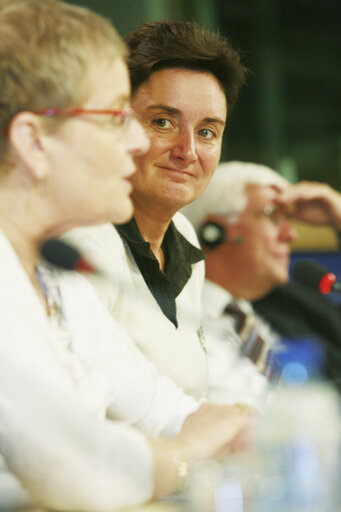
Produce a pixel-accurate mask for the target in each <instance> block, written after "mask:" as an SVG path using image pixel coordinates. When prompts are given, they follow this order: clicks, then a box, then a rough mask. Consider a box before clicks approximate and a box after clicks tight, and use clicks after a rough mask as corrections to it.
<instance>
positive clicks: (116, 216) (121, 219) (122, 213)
mask: <svg viewBox="0 0 341 512" xmlns="http://www.w3.org/2000/svg"><path fill="white" fill-rule="evenodd" d="M133 213H134V208H133V203H132V202H131V200H130V199H127V202H126V203H125V204H124V205H121V208H120V209H119V210H118V209H117V205H116V208H115V210H114V212H113V213H112V215H111V217H110V221H109V222H112V223H113V224H125V223H126V222H128V221H129V220H130V219H131V218H132V216H133Z"/></svg>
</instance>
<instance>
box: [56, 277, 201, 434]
mask: <svg viewBox="0 0 341 512" xmlns="http://www.w3.org/2000/svg"><path fill="white" fill-rule="evenodd" d="M66 277H67V276H66ZM61 290H62V293H63V299H64V300H65V305H66V309H67V311H68V312H69V319H68V323H69V325H70V326H71V329H72V332H73V334H74V342H73V349H74V351H75V353H76V355H77V356H78V357H79V359H80V360H82V362H83V364H84V366H85V367H87V368H89V367H90V366H91V365H95V366H96V368H97V370H98V369H99V368H100V373H101V375H102V378H103V379H105V381H106V386H107V387H108V392H109V397H108V399H107V402H108V405H109V406H108V410H107V414H108V417H110V418H113V419H116V420H121V421H125V422H128V423H130V424H131V425H134V426H137V427H139V428H141V429H142V430H143V431H144V432H146V433H148V434H149V435H152V436H159V435H163V436H166V437H170V436H174V435H176V434H177V433H178V432H179V431H180V430H181V427H182V424H183V422H184V420H185V419H186V418H187V416H188V415H189V414H191V413H192V412H194V411H196V410H197V409H198V407H199V403H198V401H197V400H195V399H194V398H193V397H192V396H189V395H186V394H185V393H184V392H183V390H182V389H181V388H179V387H178V386H177V385H176V384H175V383H174V382H173V380H171V379H170V378H169V377H166V376H164V375H161V374H160V373H159V372H158V371H157V370H156V368H155V366H154V365H153V364H152V363H151V362H150V361H149V360H148V359H147V358H146V356H145V355H144V354H143V353H142V352H141V350H140V349H139V348H138V347H137V346H136V345H135V344H134V343H133V341H132V340H131V339H130V338H129V336H128V335H127V333H126V332H125V330H124V329H123V328H122V327H121V326H120V325H118V323H117V322H116V321H115V320H114V319H113V318H112V316H111V315H110V313H109V312H108V311H106V310H105V308H104V307H103V305H102V304H101V303H100V301H99V300H98V297H97V296H96V293H95V292H94V290H93V289H92V287H91V285H90V284H89V282H88V281H87V280H86V279H84V278H83V276H80V275H73V276H71V275H69V279H64V283H63V286H62V287H61ZM76 291H77V293H76ZM132 321H133V319H132Z"/></svg>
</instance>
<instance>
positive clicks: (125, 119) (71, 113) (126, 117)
mask: <svg viewBox="0 0 341 512" xmlns="http://www.w3.org/2000/svg"><path fill="white" fill-rule="evenodd" d="M31 112H32V113H33V114H36V115H38V116H47V117H57V116H67V117H76V116H81V115H84V114H85V115H86V114H95V115H96V114H100V115H110V116H112V117H120V118H121V123H120V125H119V126H124V125H127V124H129V122H130V121H131V119H132V117H133V115H134V110H133V109H132V108H131V107H129V108H126V109H120V110H112V109H94V108H92V109H87V108H79V107H77V108H72V109H69V110H63V109H61V108H44V109H41V110H32V111H31Z"/></svg>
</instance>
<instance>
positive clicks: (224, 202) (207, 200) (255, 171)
mask: <svg viewBox="0 0 341 512" xmlns="http://www.w3.org/2000/svg"><path fill="white" fill-rule="evenodd" d="M247 185H260V186H274V187H277V188H279V189H283V188H285V187H286V186H287V185H288V182H287V180H286V179H285V178H283V177H282V176H280V174H278V173H277V172H276V171H274V170H272V169H270V167H267V166H265V165H261V164H255V163H250V162H238V161H233V162H224V163H221V164H220V165H219V166H218V167H217V170H216V171H215V173H214V175H213V177H212V179H211V181H210V183H209V184H208V186H207V188H206V190H205V191H204V192H203V194H202V195H201V196H200V197H199V198H198V199H196V200H195V201H193V203H191V204H189V205H187V206H186V207H185V208H183V209H182V213H183V214H184V215H186V217H187V218H188V219H189V220H190V221H191V223H192V224H193V226H194V228H195V229H196V230H199V229H200V226H201V225H202V224H203V222H204V220H205V218H206V217H207V216H208V215H210V214H211V215H212V214H213V215H222V216H224V217H226V218H227V219H228V221H229V222H235V221H236V220H237V218H238V216H239V215H240V214H241V213H242V212H243V211H244V209H245V208H246V206H247V195H246V190H245V189H246V186H247Z"/></svg>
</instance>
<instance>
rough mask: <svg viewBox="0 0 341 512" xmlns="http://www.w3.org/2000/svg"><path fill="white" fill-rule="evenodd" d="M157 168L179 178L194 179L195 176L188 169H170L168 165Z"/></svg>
mask: <svg viewBox="0 0 341 512" xmlns="http://www.w3.org/2000/svg"><path fill="white" fill-rule="evenodd" d="M156 167H158V168H159V169H162V170H164V171H168V172H170V173H172V174H175V175H178V176H190V177H191V178H194V174H193V173H192V172H191V171H188V170H186V169H177V168H176V167H170V166H168V165H157V166H156Z"/></svg>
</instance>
